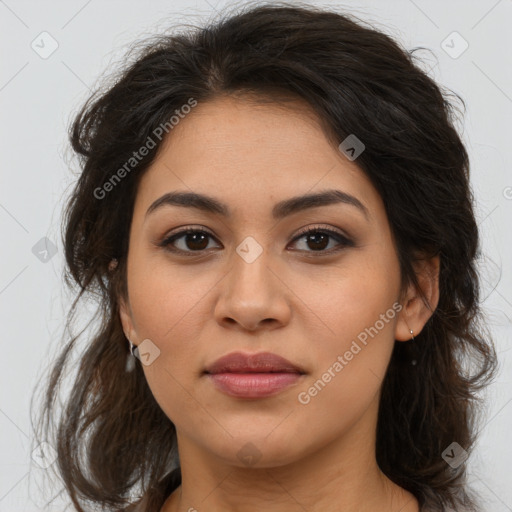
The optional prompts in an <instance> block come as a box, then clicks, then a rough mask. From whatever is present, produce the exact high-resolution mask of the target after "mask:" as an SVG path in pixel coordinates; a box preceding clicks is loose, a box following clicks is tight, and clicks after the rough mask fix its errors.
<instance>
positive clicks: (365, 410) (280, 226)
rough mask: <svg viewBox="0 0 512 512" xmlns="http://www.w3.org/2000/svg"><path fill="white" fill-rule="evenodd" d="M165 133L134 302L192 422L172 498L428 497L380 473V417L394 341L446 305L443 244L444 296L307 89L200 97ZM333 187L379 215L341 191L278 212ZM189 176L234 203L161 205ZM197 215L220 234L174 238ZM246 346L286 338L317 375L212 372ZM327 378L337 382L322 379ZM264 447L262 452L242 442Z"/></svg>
mask: <svg viewBox="0 0 512 512" xmlns="http://www.w3.org/2000/svg"><path fill="white" fill-rule="evenodd" d="M165 142H166V144H165V145H164V146H163V147H162V150H161V152H160V153H159V155H158V157H157V159H156V160H155V161H154V162H153V164H152V166H151V167H150V169H149V170H148V171H147V173H146V174H145V175H144V176H143V178H142V180H141V183H140V186H139V190H138V193H137V197H136V201H135V207H134V214H133V220H132V225H131V232H130V244H129V254H128V298H127V300H122V301H121V304H122V305H121V310H120V315H121V321H122V323H123V328H124V331H125V334H126V336H127V337H128V338H129V339H130V340H131V341H132V342H133V343H135V344H137V345H138V344H140V343H141V342H142V341H143V340H146V339H149V340H151V342H152V343H153V344H154V345H155V346H156V347H158V349H159V350H160V354H159V356H158V357H157V358H156V359H155V360H154V362H152V363H151V364H150V365H148V366H144V367H143V369H144V372H145V375H146V378H147V381H148V384H149V386H150V388H151V390H152V392H153V394H154V396H155V399H156V400H157V402H158V403H159V405H160V407H161V408H162V410H163V411H164V413H165V414H166V415H167V416H168V417H169V418H170V420H171V421H172V422H173V423H174V425H175V426H176V430H177V438H178V446H179V455H180V463H181V471H182V485H181V486H180V487H179V488H178V489H176V490H175V491H174V492H173V493H172V494H171V495H170V496H169V498H168V499H167V501H166V503H165V504H164V506H163V508H162V511H161V512H186V511H189V512H193V511H194V510H196V511H197V512H202V511H208V512H221V511H222V512H234V511H238V512H256V511H260V510H265V511H268V512H278V511H279V512H303V511H305V510H307V511H311V512H317V511H322V512H334V511H340V510H343V511H344V512H356V511H357V512H370V511H372V512H375V511H376V510H378V511H379V512H418V510H419V508H418V503H417V500H416V499H415V498H414V496H412V495H411V494H410V493H409V492H407V491H405V490H403V489H401V488H400V487H398V486H397V485H395V484H394V483H393V482H391V481H390V480H389V479H388V478H387V477H386V476H385V475H384V474H383V473H382V472H381V471H380V469H379V467H378V465H377V463H376V459H375V432H376V425H377V412H378V406H379V391H380V388H381V384H382V380H383V378H384V375H385V372H386V368H387V365H388V363H389V360H390V357H391V352H392V349H393V345H394V342H395V340H398V341H403V342H407V341H408V340H410V339H411V333H410V331H411V330H412V331H413V333H414V335H416V334H417V333H419V332H420V331H421V329H422V328H423V326H424V325H425V323H426V321H427V320H428V318H429V317H430V315H431V314H432V310H434V309H435V307H436V306H437V301H438V294H439V292H438V281H437V273H438V268H439V260H438V258H434V259H432V260H427V261H426V262H425V263H424V264H423V265H422V266H421V267H418V269H417V272H418V276H419V279H420V286H421V288H422V289H423V291H424V292H425V294H426V296H427V299H428V301H429V304H430V307H427V306H426V305H425V304H424V302H423V301H422V300H421V298H420V296H419V294H418V290H416V289H414V288H413V287H412V286H407V287H404V288H403V289H402V287H401V279H400V269H399V263H398V258H397V254H396V249H395V245H394V242H393V238H392V235H391V231H390V227H389V223H388V219H387V216H386V212H385V208H384V205H383V202H382V200H381V198H380V196H379V194H378V193H377V191H376V190H375V188H374V187H373V185H372V184H371V182H370V181H369V179H368V178H367V177H366V176H365V174H364V173H363V172H362V171H361V170H360V169H359V167H358V166H357V160H355V161H354V162H351V161H349V160H348V159H347V158H346V157H345V155H343V154H342V153H341V152H340V151H339V150H338V149H337V148H336V147H333V146H332V145H331V144H329V142H328V140H327V138H326V137H325V134H324V133H323V131H322V130H321V128H320V126H319V124H318V122H317V121H316V120H315V117H314V115H313V114H312V113H310V114H309V115H308V113H307V111H305V110H303V109H301V105H300V104H296V105H295V110H290V109H287V108H282V107H279V106H277V105H273V104H270V105H265V106H257V105H254V104H253V103H251V102H249V101H245V100H243V99H240V98H239V99H235V98H232V97H224V98H219V99H216V100H214V101H212V102H208V103H200V104H198V105H197V107H195V109H194V110H193V112H191V113H190V114H188V115H187V116H186V117H185V118H184V119H182V120H181V121H180V123H179V124H178V125H177V126H175V127H174V129H173V130H172V132H171V133H170V135H169V137H168V139H167V140H166V141H165ZM340 142H341V141H340ZM328 189H336V190H340V191H343V192H344V193H346V194H350V195H351V196H353V197H355V198H356V199H357V200H358V201H359V202H360V203H361V204H362V205H363V206H364V209H365V210H366V213H365V212H364V211H363V210H362V209H361V208H358V207H357V206H354V205H353V204H346V203H336V204H330V205H324V206H316V207H314V208H308V209H305V210H302V211H298V212H295V213H293V214H291V215H288V216H286V217H283V218H281V219H274V218H273V217H272V208H273V206H274V205H275V204H276V203H278V202H280V201H283V200H285V199H289V198H291V197H294V196H300V195H303V194H311V193H318V192H321V191H325V190H328ZM172 191H182V192H192V191H193V192H196V193H201V194H206V195H208V196H211V197H214V198H216V199H217V200H219V201H221V202H222V203H225V204H226V206H228V207H229V209H230V210H231V216H229V217H223V216H222V215H220V214H218V213H211V212H203V211H201V210H199V209H195V208H190V207H184V206H177V205H165V206H162V207H161V208H157V209H155V210H154V211H153V212H152V213H149V214H148V215H146V211H147V210H148V208H149V207H150V205H151V204H152V203H153V202H154V201H155V200H157V199H158V198H160V197H161V196H163V195H164V194H166V193H168V192H172ZM185 227H187V228H194V229H203V230H205V231H207V232H208V233H209V234H210V235H211V236H207V237H206V238H204V239H203V240H204V244H203V246H204V249H200V250H198V249H197V247H199V246H200V245H201V243H200V242H201V240H202V239H201V238H199V239H197V240H194V239H191V238H190V236H189V238H188V239H187V237H186V236H182V237H181V238H179V239H176V240H174V242H173V246H174V247H175V248H176V250H180V249H181V251H183V252H186V253H188V254H191V253H192V255H191V256H187V255H186V254H178V253H173V252H170V251H168V250H166V249H165V248H164V247H159V246H158V243H159V242H160V241H162V240H165V239H166V238H168V236H169V235H170V234H174V233H176V232H177V231H180V230H182V229H185ZM308 227H312V228H313V227H314V228H315V229H317V232H320V234H321V233H325V231H324V230H325V229H329V230H333V231H335V232H336V233H339V234H340V235H342V236H343V237H345V238H346V239H348V240H349V242H348V243H347V242H345V243H342V242H339V241H338V240H336V238H334V237H333V236H332V235H329V237H328V238H323V239H322V240H320V241H323V240H326V242H325V248H321V249H318V247H319V246H320V244H319V243H318V242H317V243H316V245H315V243H313V242H312V241H311V240H310V239H308V237H307V236H305V235H300V237H299V238H297V236H298V235H299V230H300V229H301V228H308ZM177 228H180V229H177ZM249 236H250V237H252V238H253V239H254V240H255V241H256V242H257V244H258V245H259V247H261V249H262V252H261V254H260V255H259V256H258V257H257V258H256V259H255V260H254V261H251V262H250V263H249V262H248V261H247V260H246V259H244V258H242V257H241V256H240V254H239V253H238V252H237V251H236V248H237V247H239V246H240V244H241V242H242V241H244V239H245V238H246V237H249ZM187 240H188V241H187ZM203 246H202V247H203ZM336 249H339V250H336ZM251 250H255V249H254V246H253V247H252V249H251ZM393 305H395V309H393ZM397 305H398V306H399V308H400V310H399V311H398V310H397V309H398V308H397V307H396V306H397ZM390 311H392V312H393V315H392V314H391V313H390ZM382 315H384V316H385V319H384V320H385V321H384V320H382V319H383V316H382ZM379 319H381V321H380V323H378V324H377V323H376V322H377V321H378V320H379ZM381 324H382V327H381ZM376 325H378V327H379V328H378V329H377V330H378V333H377V334H374V335H373V336H371V337H370V336H369V337H368V339H367V343H366V345H363V344H362V343H358V346H360V351H358V352H357V353H356V354H355V355H353V356H352V357H350V356H348V357H345V354H346V353H347V351H350V349H351V346H352V347H353V345H352V344H353V342H354V340H358V335H360V334H361V333H362V332H364V331H365V329H366V328H369V327H371V326H376ZM233 351H243V352H246V353H255V352H262V351H268V352H273V353H275V354H278V355H280V356H283V357H285V358H286V359H288V360H289V361H291V362H292V363H294V364H296V365H299V366H301V367H302V368H304V369H305V372H306V373H305V375H303V376H302V377H300V379H299V380H298V381H297V382H296V383H295V384H292V385H291V386H289V387H288V388H285V389H283V390H281V391H280V392H279V393H277V394H276V395H273V396H268V397H264V398H260V399H244V398H235V397H232V396H228V395H226V394H225V393H223V392H221V391H219V390H218V389H217V388H216V387H215V386H213V385H212V383H211V381H210V379H208V378H207V377H206V376H205V375H204V374H203V371H204V369H205V367H206V366H207V365H208V364H210V363H212V362H213V361H215V360H216V359H218V358H219V357H221V356H223V355H226V354H228V353H231V352H233ZM338 356H342V357H343V360H344V361H345V362H346V363H347V364H344V365H343V368H342V370H341V371H335V370H333V364H334V363H335V362H336V361H337V360H338V359H337V358H338ZM349 358H350V359H349ZM338 361H339V360H338ZM338 368H339V367H338ZM329 369H330V371H329ZM326 373H329V375H330V376H331V378H330V379H328V377H325V374H326ZM319 379H323V382H324V383H325V386H324V387H322V388H321V390H320V391H318V392H317V393H316V394H315V393H314V392H311V393H309V392H308V390H310V388H311V387H312V386H313V385H314V384H315V382H317V381H318V380H319ZM325 381H328V382H327V383H326V382H325ZM301 393H302V395H300V394H301ZM299 395H300V396H302V401H301V400H299ZM308 397H309V400H308ZM306 402H307V403H306ZM248 443H251V444H250V445H248ZM247 446H251V447H252V448H251V449H250V450H252V452H251V453H252V455H254V456H255V457H254V459H253V460H252V462H251V464H248V463H247V461H246V460H245V459H242V458H241V457H240V455H239V454H240V450H243V449H245V450H247V449H248V448H247ZM244 447H245V448H244ZM242 453H243V452H242Z"/></svg>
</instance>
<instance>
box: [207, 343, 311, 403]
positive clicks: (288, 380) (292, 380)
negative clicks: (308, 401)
mask: <svg viewBox="0 0 512 512" xmlns="http://www.w3.org/2000/svg"><path fill="white" fill-rule="evenodd" d="M305 373H306V372H305V371H304V370H303V369H302V368H301V367H299V366H298V365H295V364H293V363H291V362H290V361H288V360H287V359H285V358H283V357H281V356H278V355H276V354H271V353H269V352H261V353H256V354H244V353H241V352H234V353H231V354H228V355H226V356H224V357H221V358H220V359H218V360H217V361H215V362H214V363H213V364H211V365H209V366H208V367H207V368H206V370H205V371H204V375H205V376H206V377H207V378H208V379H209V380H210V381H211V382H212V383H213V384H214V385H215V387H216V388H217V389H218V390H219V391H221V392H223V393H225V394H227V395H229V396H233V397H238V398H263V397H267V396H272V395H275V394H277V393H279V392H280V391H283V390H284V389H286V388H288V387H289V386H291V385H293V384H296V383H297V382H298V381H299V380H300V379H302V378H303V376H304V375H305Z"/></svg>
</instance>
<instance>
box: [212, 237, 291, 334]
mask: <svg viewBox="0 0 512 512" xmlns="http://www.w3.org/2000/svg"><path fill="white" fill-rule="evenodd" d="M271 259H272V255H271V253H270V252H269V251H268V250H264V248H263V246H262V245H261V244H259V243H258V242H257V241H256V240H255V239H254V238H252V237H247V238H246V239H244V241H243V242H241V243H240V244H239V245H238V246H237V247H236V252H234V253H233V255H232V258H231V261H230V265H231V267H230V270H229V273H228V275H227V276H226V279H225V280H223V284H222V287H221V293H220V296H219V297H218V304H217V306H216V316H217V320H218V321H225V320H226V319H230V320H229V322H230V323H232V322H233V321H236V323H238V324H240V325H242V326H243V327H244V328H246V329H250V330H253V329H255V328H256V326H257V325H258V324H260V322H262V321H264V320H266V321H268V320H269V319H272V320H274V321H276V320H277V321H278V323H280V324H281V323H285V322H286V321H287V320H288V318H289V315H290V313H289V306H288V301H287V299H286V292H285V289H286V287H285V286H284V285H283V284H282V283H281V281H280V279H279V278H278V277H277V276H276V272H275V270H273V269H272V267H273V264H272V261H271Z"/></svg>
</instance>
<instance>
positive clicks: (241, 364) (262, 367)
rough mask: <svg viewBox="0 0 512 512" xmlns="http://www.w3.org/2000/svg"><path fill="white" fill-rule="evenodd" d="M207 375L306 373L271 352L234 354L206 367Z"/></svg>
mask: <svg viewBox="0 0 512 512" xmlns="http://www.w3.org/2000/svg"><path fill="white" fill-rule="evenodd" d="M205 373H209V374H217V373H298V374H303V373H305V372H304V370H303V369H302V368H300V367H299V366H297V365H294V364H293V363H291V362H290V361H288V360H287V359H285V358H284V357H281V356H278V355H276V354H272V353H270V352H260V353H257V354H243V353H242V352H233V353H231V354H228V355H226V356H224V357H221V358H220V359H217V361H215V362H214V363H213V364H211V365H209V366H207V367H206V370H205Z"/></svg>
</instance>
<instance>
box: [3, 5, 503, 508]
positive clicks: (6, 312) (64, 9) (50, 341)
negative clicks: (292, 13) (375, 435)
mask: <svg viewBox="0 0 512 512" xmlns="http://www.w3.org/2000/svg"><path fill="white" fill-rule="evenodd" d="M310 3H312V4H315V5H326V6H329V7H336V8H339V10H343V9H346V11H347V12H349V13H353V14H355V15H357V16H359V17H361V18H363V19H364V20H366V21H368V22H371V23H373V24H374V26H375V27H376V28H378V29H380V30H384V31H386V32H387V33H389V34H391V35H392V36H394V37H395V38H397V39H399V40H400V41H401V42H402V43H403V44H404V45H405V46H406V47H407V48H413V47H416V46H424V47H427V48H429V49H431V50H432V52H433V54H434V55H432V54H430V53H427V52H421V55H422V56H424V59H425V66H424V69H425V70H428V73H429V74H430V75H431V76H433V77H434V78H435V79H436V80H437V81H438V82H439V83H440V84H442V85H444V86H446V87H449V88H450V89H452V90H453V91H455V92H457V93H459V94H460V95H461V96H462V97H463V99H464V100H465V101H466V104H467V113H466V116H465V118H464V121H463V123H460V125H459V131H460V133H461V135H462V136H463V139H464V141H465V143H466V145H467V149H468V151H469V153H470V157H471V169H472V184H473V188H474V190H475V194H476V199H477V202H478V204H477V216H478V220H479V226H480V229H481V234H482V242H483V246H482V250H483V255H482V259H481V272H482V277H483V294H482V297H483V299H484V301H483V307H484V308H485V311H486V313H487V315H488V318H489V323H490V326H491V329H492V334H493V335H494V339H495V342H496V346H497V350H498V353H499V357H500V365H501V371H500V374H499V376H498V379H497V380H496V382H495V383H494V384H493V385H492V387H491V388H490V389H489V391H488V393H487V395H488V400H489V401H488V410H487V420H486V423H485V425H484V427H483V429H482V431H481V436H480V438H479V442H478V445H477V448H476V451H475V453H474V454H473V456H472V457H471V459H470V481H472V482H474V485H475V488H476V489H478V490H479V491H480V492H481V493H482V494H483V496H484V497H485V501H486V503H487V507H486V510H487V511H489V512H491V511H492V512H505V511H512V485H510V484H512V478H511V476H510V469H509V464H510V461H511V460H512V448H511V441H510V431H511V427H512V403H511V402H512V386H511V385H510V384H511V375H512V372H511V370H512V359H511V357H510V349H511V348H512V336H511V334H512V323H511V319H512V272H511V269H512V265H511V262H512V236H511V229H510V226H511V221H512V173H511V170H510V168H511V167H510V165H511V146H512V144H511V140H510V128H509V127H510V122H511V120H512V119H511V113H512V66H511V62H510V54H511V49H512V48H511V47H512V44H511V42H512V35H511V30H510V26H511V24H512V23H511V22H512V0H473V1H465V0H457V1H450V2H447V1H446V0H436V1H428V2H427V1H426V0H414V1H413V0H393V1H377V0H372V1H371V0H360V1H353V2H344V3H342V2H338V1H332V2H316V1H314V2H310ZM225 5H232V3H230V2H227V3H226V2H224V1H223V0H221V1H217V3H215V0H208V1H206V0H198V1H197V2H194V1H191V0H180V1H178V0H177V1H173V2H170V1H167V2H165V1H163V0H160V1H152V2H150V3H149V2H142V1H126V0H125V1H100V0H89V1H86V0H83V1H82V0H80V1H55V0H52V1H45V2H38V1H15V0H6V1H0V37H1V44H2V66H1V69H0V105H1V112H2V122H1V125H0V126H1V134H0V144H1V156H0V158H1V179H2V181H1V188H0V226H1V233H2V240H3V244H2V249H1V252H2V260H1V261H2V264H1V268H0V314H1V317H0V321H1V326H2V340H1V343H2V345H1V346H2V357H3V360H2V363H3V364H2V371H1V376H2V377H1V378H2V380H1V383H2V385H1V387H0V432H1V436H0V453H1V456H0V512H12V511H15V512H22V511H37V510H43V507H42V503H43V498H42V496H43V495H42V494H41V491H40V489H39V487H40V486H41V485H45V484H41V483H40V482H41V481H42V480H41V479H42V477H44V472H45V471H47V470H45V469H43V468H40V467H38V466H37V464H35V463H34V460H35V459H32V458H31V453H32V450H33V448H34V446H33V445H32V441H33V436H32V430H31V421H30V415H29V401H30V397H31V396H32V393H33V389H34V386H35V385H36V383H37V382H38V379H39V378H40V377H41V375H43V374H44V373H45V371H46V369H47V367H48V364H49V363H50V361H51V358H52V357H53V356H54V354H55V350H56V349H57V346H58V344H59V343H60V342H61V341H60V340H61V336H62V332H63V327H64V322H65V314H66V311H67V307H68V306H69V304H70V298H71V297H70V296H69V294H68V293H67V292H66V290H65V288H64V284H63V280H62V269H63V254H62V243H61V240H60V229H61V225H60V224H61V207H62V204H63V200H64V198H65V197H66V195H67V193H68V191H69V189H70V185H71V184H72V183H73V182H74V180H75V176H74V175H73V174H72V172H71V171H70V165H71V167H72V168H74V169H76V168H77V166H76V164H74V165H73V162H71V163H70V161H69V154H70V151H69V149H68V143H67V136H66V129H67V126H68V123H69V120H70V119H71V117H72V116H73V114H74V113H75V112H76V110H77V109H78V107H79V106H81V104H82V102H83V101H84V100H85V99H86V97H87V96H88V95H89V93H90V91H89V89H93V88H94V87H95V85H96V84H97V82H98V81H101V77H102V74H103V73H104V72H105V71H108V70H109V69H111V68H112V67H113V66H115V63H116V62H118V61H120V60H122V55H123V54H124V52H125V50H126V48H127V45H128V44H130V43H131V42H133V41H135V40H137V39H140V38H144V37H146V36H149V35H151V34H154V33H155V32H157V31H159V30H160V29H166V28H168V27H171V26H173V25H175V24H177V23H190V24H201V23H202V21H206V20H207V19H208V18H209V17H210V16H212V15H213V16H215V15H216V13H218V12H222V9H223V7H224V6H225ZM42 32H47V33H48V34H49V35H45V34H43V35H41V33H42ZM454 32H457V33H456V34H453V33H454ZM41 39H43V42H41ZM443 41H444V43H443ZM52 44H53V45H58V47H57V48H56V50H55V51H54V52H53V53H52V54H51V55H45V54H44V52H45V51H46V52H50V50H51V49H52ZM466 45H467V48H466ZM36 48H37V51H36ZM465 48H466V49H465ZM463 50H464V51H463ZM43 57H45V58H43ZM44 237H47V238H48V239H49V240H50V241H51V243H52V244H54V245H55V250H56V253H55V254H52V252H51V251H50V252H49V253H48V255H44V254H42V255H41V252H40V251H41V248H40V245H39V244H41V243H42V242H41V239H43V238H44ZM87 314H88V312H87V311H84V318H88V316H87ZM44 496H45V498H46V499H49V498H50V496H48V495H46V494H45V495H44ZM52 496H53V494H52ZM63 503H64V502H59V500H58V499H56V500H55V501H54V502H53V505H52V508H47V509H45V510H52V511H53V510H55V511H57V510H59V511H62V510H64V508H65V506H64V504H63Z"/></svg>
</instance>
